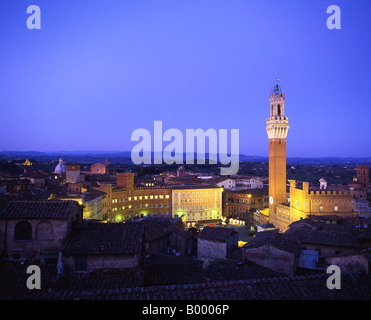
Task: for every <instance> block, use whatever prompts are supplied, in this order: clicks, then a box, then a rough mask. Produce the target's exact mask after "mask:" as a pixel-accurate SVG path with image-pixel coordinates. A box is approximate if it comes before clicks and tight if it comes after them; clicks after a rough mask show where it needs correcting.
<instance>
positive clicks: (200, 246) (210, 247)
mask: <svg viewBox="0 0 371 320" xmlns="http://www.w3.org/2000/svg"><path fill="white" fill-rule="evenodd" d="M226 255H227V243H226V242H221V241H213V240H207V239H202V238H198V240H197V257H198V258H211V259H225V257H226Z"/></svg>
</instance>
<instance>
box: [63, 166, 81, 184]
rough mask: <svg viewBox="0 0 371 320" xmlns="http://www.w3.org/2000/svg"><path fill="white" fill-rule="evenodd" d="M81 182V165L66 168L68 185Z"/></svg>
mask: <svg viewBox="0 0 371 320" xmlns="http://www.w3.org/2000/svg"><path fill="white" fill-rule="evenodd" d="M79 181H80V165H75V164H69V165H67V166H66V183H76V182H79Z"/></svg>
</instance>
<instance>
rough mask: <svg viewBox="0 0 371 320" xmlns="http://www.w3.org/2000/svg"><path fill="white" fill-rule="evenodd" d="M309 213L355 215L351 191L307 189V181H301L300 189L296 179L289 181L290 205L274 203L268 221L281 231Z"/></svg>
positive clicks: (348, 216)
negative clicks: (273, 209) (274, 205)
mask: <svg viewBox="0 0 371 320" xmlns="http://www.w3.org/2000/svg"><path fill="white" fill-rule="evenodd" d="M309 215H337V216H341V217H347V218H351V217H354V216H356V215H357V213H356V212H355V211H354V207H353V192H352V191H330V190H316V191H312V190H309V183H308V182H303V187H302V189H299V188H297V187H296V181H295V180H291V181H290V206H287V205H276V208H275V211H274V212H270V213H269V222H271V223H273V224H274V225H275V227H276V228H278V229H280V230H281V231H282V232H283V231H286V230H287V228H288V226H289V225H290V224H291V223H292V222H294V221H298V220H300V219H305V218H307V217H308V216H309Z"/></svg>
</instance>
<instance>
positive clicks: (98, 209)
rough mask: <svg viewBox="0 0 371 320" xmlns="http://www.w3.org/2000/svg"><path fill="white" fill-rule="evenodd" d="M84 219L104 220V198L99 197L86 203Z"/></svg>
mask: <svg viewBox="0 0 371 320" xmlns="http://www.w3.org/2000/svg"><path fill="white" fill-rule="evenodd" d="M83 205H84V211H83V217H84V219H96V220H103V206H102V197H97V198H95V199H94V200H91V201H89V202H84V201H83Z"/></svg>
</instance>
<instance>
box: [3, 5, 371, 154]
mask: <svg viewBox="0 0 371 320" xmlns="http://www.w3.org/2000/svg"><path fill="white" fill-rule="evenodd" d="M32 4H36V5H38V6H40V9H41V30H29V29H27V27H26V20H27V18H28V16H29V14H27V13H26V9H27V7H28V6H29V5H32ZM333 4H336V5H338V6H339V7H340V8H341V18H342V20H341V27H342V29H341V30H329V29H328V28H327V26H326V21H327V18H328V17H329V16H330V15H329V14H327V13H326V10H327V7H328V6H330V5H333ZM0 12H1V19H0V108H1V125H0V137H1V138H0V150H1V151H25V150H34V151H59V150H70V151H75V150H86V151H91V150H102V151H106V150H107V151H109V150H117V151H131V149H132V148H133V146H134V145H135V144H136V142H131V141H130V137H131V133H132V132H133V131H134V130H135V129H138V128H145V129H148V130H149V131H151V132H153V123H154V121H156V120H161V121H162V122H163V127H164V130H166V129H170V128H177V129H179V130H182V132H184V136H185V130H186V129H197V128H202V129H204V130H207V129H209V128H214V129H216V130H218V129H229V130H230V129H239V130H240V152H241V153H242V154H246V155H260V156H267V155H268V137H267V133H266V131H265V121H266V117H268V116H269V93H270V90H271V89H272V87H273V86H274V85H275V80H276V79H277V78H279V79H280V85H281V87H282V89H283V91H284V92H285V93H286V108H285V113H286V116H288V117H289V124H290V130H289V134H288V139H287V155H288V156H290V157H293V156H295V157H324V156H354V157H364V156H371V143H370V136H371V104H370V96H371V1H369V0H365V1H358V0H357V1H349V0H348V1H340V0H336V1H332V0H313V1H301V0H300V1H299V0H286V1H285V0H281V1H277V0H254V1H248V0H222V1H221V0H182V1H180V0H158V1H154V0H144V1H138V0H116V1H114V0H104V1H103V0H100V1H96V0H89V1H82V0H81V1H76V0H71V1H70V0H63V1H57V0H53V1H50V0H37V1H31V0H28V1H24V0H1V1H0Z"/></svg>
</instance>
